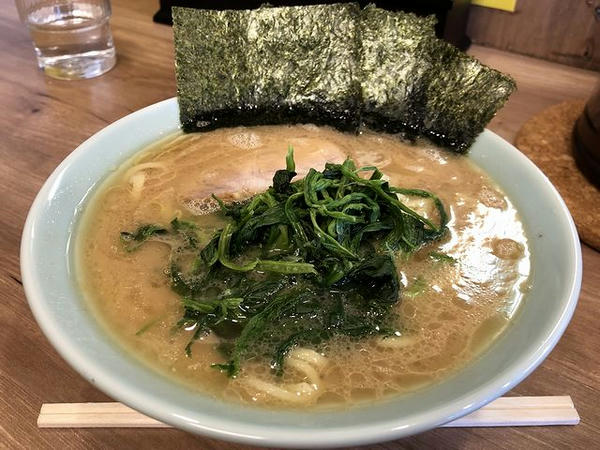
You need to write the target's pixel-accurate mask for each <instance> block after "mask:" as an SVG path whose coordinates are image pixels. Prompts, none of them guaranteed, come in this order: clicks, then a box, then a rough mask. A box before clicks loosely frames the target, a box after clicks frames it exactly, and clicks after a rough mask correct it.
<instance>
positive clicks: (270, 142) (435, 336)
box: [76, 125, 530, 408]
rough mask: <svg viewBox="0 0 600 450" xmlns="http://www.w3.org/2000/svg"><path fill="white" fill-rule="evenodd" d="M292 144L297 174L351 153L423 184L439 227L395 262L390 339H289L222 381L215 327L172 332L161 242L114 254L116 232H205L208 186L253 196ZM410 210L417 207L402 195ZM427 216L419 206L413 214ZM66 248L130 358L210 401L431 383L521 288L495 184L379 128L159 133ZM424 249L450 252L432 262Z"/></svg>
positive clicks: (369, 393) (294, 403)
mask: <svg viewBox="0 0 600 450" xmlns="http://www.w3.org/2000/svg"><path fill="white" fill-rule="evenodd" d="M289 145H291V146H293V148H294V153H295V160H296V171H297V172H298V174H299V176H298V177H303V176H304V175H305V174H306V172H307V171H308V169H309V168H311V167H314V168H317V169H321V168H322V167H323V165H324V163H325V162H327V161H329V162H338V163H340V162H342V161H343V160H344V159H345V158H346V157H351V158H352V159H354V161H355V162H356V164H357V165H358V166H367V165H368V166H371V165H374V166H377V167H378V168H379V169H381V170H382V171H383V172H384V173H385V175H386V176H388V177H389V179H390V182H391V183H392V184H394V185H396V186H401V187H407V188H419V189H425V190H428V191H431V192H434V193H436V194H437V195H438V196H439V197H440V199H441V200H442V201H443V202H444V204H445V206H446V208H447V210H448V211H449V213H450V217H451V219H450V222H449V224H448V226H449V229H450V233H449V235H448V237H447V238H446V239H445V240H444V241H442V242H435V243H433V244H432V245H429V246H428V247H427V248H426V249H422V250H420V251H418V252H416V253H414V254H413V255H411V256H410V257H409V258H406V257H402V258H398V260H397V267H398V271H399V277H400V280H401V282H402V284H403V285H404V288H403V289H402V291H403V292H402V299H401V301H400V302H398V304H397V306H396V308H397V313H398V320H399V322H400V323H399V329H401V330H402V333H401V335H400V336H393V337H388V338H381V337H369V338H365V339H362V340H352V339H349V338H344V337H339V338H333V339H331V340H329V341H327V342H325V343H324V344H321V345H319V346H318V347H315V348H307V347H300V348H295V349H294V350H293V351H292V352H291V353H290V354H289V355H288V357H287V361H286V371H285V373H284V375H283V376H282V377H277V376H275V375H274V374H273V373H272V371H271V369H270V366H269V363H270V361H269V360H266V359H265V358H261V357H260V354H261V352H260V349H257V350H256V355H255V356H252V355H250V356H249V357H248V358H247V360H246V361H245V363H244V365H243V366H242V370H241V372H240V374H239V375H238V376H237V377H236V378H234V379H230V378H227V377H226V376H225V375H224V374H222V373H220V372H219V371H218V370H215V369H214V368H211V364H212V363H215V362H222V361H223V360H224V358H223V356H222V355H221V354H220V352H219V351H218V350H217V347H218V344H219V340H220V339H219V337H217V336H216V335H214V334H209V335H207V336H204V337H201V338H200V339H198V340H197V341H196V342H195V343H194V344H193V347H192V355H191V357H187V356H186V354H185V352H184V348H185V346H186V344H187V343H188V341H189V340H190V337H191V335H192V334H193V333H194V330H192V329H190V330H179V331H174V325H175V324H176V323H177V321H178V320H179V319H180V318H181V314H182V309H183V307H182V305H181V300H180V298H179V297H178V295H177V294H175V293H174V292H173V291H172V290H171V288H170V285H169V280H168V277H167V276H166V275H165V267H166V261H168V258H169V248H168V247H167V246H165V245H164V244H161V243H159V242H150V243H148V244H146V245H144V246H142V247H140V248H139V250H137V251H135V252H130V253H128V252H125V251H124V250H123V247H122V245H121V243H120V242H119V232H120V231H121V230H131V229H133V228H135V227H136V226H138V225H140V224H145V223H158V224H165V225H166V224H168V223H169V222H170V221H171V219H173V217H178V218H181V219H186V220H191V221H194V222H195V223H197V224H198V225H199V226H200V229H201V230H203V231H204V232H205V236H204V237H205V239H206V240H208V239H209V237H210V236H211V234H212V232H213V231H214V230H215V229H217V228H220V227H222V225H223V223H224V219H223V218H222V217H221V216H220V215H218V214H216V213H215V211H216V209H217V205H216V202H215V201H214V200H213V199H212V198H211V194H213V193H214V194H216V195H217V196H220V197H221V198H223V199H225V200H234V199H243V198H247V197H249V196H251V195H253V194H255V193H258V192H261V191H264V190H265V189H266V188H268V186H269V185H270V184H271V180H272V176H273V173H274V172H275V170H277V169H280V168H281V167H282V164H283V162H284V158H285V152H286V150H287V148H288V146H289ZM412 202H413V203H412V204H411V205H409V206H411V207H413V208H415V209H417V210H418V209H419V208H425V207H426V205H425V204H421V205H419V204H418V203H419V202H415V201H414V199H413V200H412ZM424 213H426V211H424ZM80 231H81V232H80V233H79V237H78V241H77V244H76V247H77V258H78V264H77V267H78V270H79V272H80V273H79V279H80V280H81V287H82V289H83V291H84V293H85V296H86V298H87V300H88V301H89V303H90V304H91V305H92V308H93V310H94V311H95V313H96V314H97V316H98V319H99V320H100V321H101V322H102V323H103V324H104V325H105V327H106V329H107V330H108V331H109V332H110V334H112V335H113V336H114V337H115V338H116V339H117V341H118V342H119V343H121V344H122V345H123V346H124V347H125V348H126V349H127V350H128V351H130V352H131V353H132V354H133V355H135V356H137V357H139V358H141V359H142V360H143V361H145V362H146V363H147V364H149V365H150V366H152V367H154V368H155V369H157V370H159V371H161V372H162V373H164V374H166V375H167V376H169V377H171V378H173V379H176V380H178V381H180V382H182V383H185V384H186V385H188V386H190V387H191V388H193V389H196V390H200V391H202V392H205V393H207V394H209V395H213V396H215V397H218V398H220V399H224V400H228V401H235V402H241V403H245V404H260V405H267V406H273V407H315V408H316V407H336V408H347V407H348V406H350V405H354V404H358V403H360V402H363V401H375V400H381V399H384V398H386V397H388V396H391V395H397V394H401V393H405V392H408V391H413V390H415V389H418V388H422V387H424V386H427V385H430V384H431V383H434V382H437V381H439V380H440V379H443V377H447V376H449V375H450V374H451V373H452V372H453V371H456V370H457V369H459V368H461V367H463V366H464V365H465V364H467V363H468V362H469V361H471V360H473V359H474V358H475V357H477V355H478V354H479V353H481V352H482V351H483V350H485V349H486V348H487V347H488V346H489V345H490V343H491V342H492V341H493V340H494V338H495V337H497V336H498V335H499V334H500V333H501V332H502V331H503V330H504V329H505V328H506V326H507V324H508V323H509V320H510V318H511V317H512V316H513V315H514V314H515V311H516V310H517V308H518V306H519V303H520V302H521V301H522V298H523V295H524V293H525V292H526V290H527V278H528V274H529V257H530V255H529V251H528V247H527V239H526V236H525V233H524V230H523V226H522V224H521V222H520V221H519V216H518V213H517V211H516V210H515V208H514V206H513V205H512V203H511V201H510V200H509V199H508V198H507V197H506V196H505V194H504V193H503V192H502V191H501V189H500V188H499V187H498V186H497V185H496V184H495V183H494V182H493V181H492V180H491V179H490V178H489V177H488V176H487V175H486V174H485V173H483V172H482V171H481V170H480V169H479V168H477V167H476V166H475V165H474V164H473V163H472V162H471V161H470V160H469V159H468V157H464V156H459V155H454V154H451V153H450V152H447V151H444V150H439V149H437V148H435V147H433V146H432V145H430V144H427V143H419V144H408V143H405V142H402V141H400V140H398V139H396V138H394V137H392V136H384V135H380V134H371V133H364V134H362V135H359V136H355V135H349V134H343V133H339V132H337V131H334V130H332V129H329V128H321V127H315V126H311V125H304V126H302V125H298V126H276V127H254V128H234V129H220V130H216V131H212V132H209V133H203V134H190V135H182V134H176V135H174V136H171V137H169V138H167V139H165V140H163V141H161V142H159V143H157V144H155V145H153V146H151V147H150V148H148V149H146V150H144V151H142V152H140V153H139V154H137V155H136V156H135V157H134V158H132V159H131V160H130V161H128V162H127V163H126V164H125V165H124V166H123V167H122V168H121V169H119V170H118V171H117V172H115V173H114V174H112V175H111V176H110V177H109V178H108V179H107V180H106V181H105V182H104V183H103V185H102V186H101V187H100V188H99V190H98V192H97V193H96V194H95V197H94V199H93V201H92V202H91V203H90V205H89V206H88V207H87V209H86V211H85V213H84V217H83V222H82V228H81V230H80ZM431 251H439V252H443V253H445V254H448V255H450V256H452V257H453V258H455V259H456V261H457V262H456V263H455V264H449V263H445V262H443V261H438V262H436V261H433V260H432V258H430V257H429V254H430V252H431Z"/></svg>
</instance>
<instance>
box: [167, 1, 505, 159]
mask: <svg viewBox="0 0 600 450" xmlns="http://www.w3.org/2000/svg"><path fill="white" fill-rule="evenodd" d="M173 20H174V33H175V57H176V72H177V89H178V97H179V108H180V116H181V123H182V126H183V129H184V131H207V130H211V129H214V128H217V127H222V126H238V125H267V124H282V123H315V124H318V125H330V126H333V127H336V128H338V129H340V130H342V131H354V132H358V131H359V130H360V127H361V126H366V127H368V128H371V129H373V130H376V131H383V132H388V133H401V134H402V135H403V136H405V137H407V138H409V139H413V138H416V137H419V136H423V137H427V138H429V139H431V140H432V141H434V142H436V143H437V144H439V145H441V146H444V147H446V148H449V149H451V150H453V151H457V152H461V153H464V152H466V151H467V150H468V148H469V147H470V146H471V144H472V143H473V141H474V140H475V138H476V137H477V135H478V134H479V133H480V132H481V131H483V128H484V127H485V125H486V124H487V123H488V122H489V121H490V120H491V118H492V117H493V116H494V114H495V112H496V111H497V110H498V109H499V108H500V107H502V105H503V104H504V102H505V101H506V99H507V98H508V97H509V95H510V94H511V93H512V91H513V90H514V89H515V83H514V81H513V80H512V79H511V78H510V77H509V76H507V75H504V74H502V73H500V72H498V71H496V70H493V69H491V68H489V67H486V66H485V65H482V64H481V63H479V62H478V61H477V60H475V59H474V58H471V57H470V56H467V55H465V54H464V53H462V52H460V51H459V50H458V49H456V48H455V47H453V46H452V45H450V44H448V43H446V42H444V41H441V40H439V39H437V38H436V37H435V32H434V26H435V18H434V17H433V16H431V17H425V18H423V17H417V16H416V15H414V14H410V13H402V12H391V11H386V10H383V9H380V8H376V7H374V6H367V7H366V8H365V9H363V10H360V9H359V6H358V4H355V3H353V4H333V5H313V6H297V7H281V8H272V7H261V8H259V9H257V10H241V11H240V10H236V11H213V10H195V9H187V8H173Z"/></svg>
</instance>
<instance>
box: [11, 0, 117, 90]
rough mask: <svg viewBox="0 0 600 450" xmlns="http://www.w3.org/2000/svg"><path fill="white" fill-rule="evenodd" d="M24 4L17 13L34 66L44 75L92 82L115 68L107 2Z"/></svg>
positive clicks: (43, 2) (42, 2)
mask: <svg viewBox="0 0 600 450" xmlns="http://www.w3.org/2000/svg"><path fill="white" fill-rule="evenodd" d="M28 3H30V7H29V8H27V11H25V12H24V11H21V12H22V17H23V20H24V21H25V23H26V24H27V27H28V28H29V32H30V34H31V38H32V40H33V44H34V47H35V52H36V54H37V59H38V65H39V66H40V68H42V69H43V70H44V72H45V73H46V74H47V75H49V76H51V77H54V78H61V79H77V78H92V77H95V76H98V75H101V74H103V73H105V72H106V71H108V70H110V69H111V68H112V67H113V66H114V65H115V62H116V55H115V48H114V45H113V39H112V34H111V31H110V25H109V19H110V4H109V2H108V1H99V2H98V1H96V2H94V1H81V2H48V1H41V2H37V3H38V4H37V5H31V3H32V2H28ZM33 3H35V2H33ZM23 12H24V14H23Z"/></svg>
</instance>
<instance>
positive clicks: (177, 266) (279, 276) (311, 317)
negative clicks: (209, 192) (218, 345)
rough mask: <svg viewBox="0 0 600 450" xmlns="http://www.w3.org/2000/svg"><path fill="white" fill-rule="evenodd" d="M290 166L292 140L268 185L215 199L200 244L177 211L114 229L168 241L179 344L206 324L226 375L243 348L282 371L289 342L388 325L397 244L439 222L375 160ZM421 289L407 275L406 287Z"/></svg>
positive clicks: (435, 231) (391, 323) (431, 236)
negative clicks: (129, 228) (214, 223)
mask: <svg viewBox="0 0 600 450" xmlns="http://www.w3.org/2000/svg"><path fill="white" fill-rule="evenodd" d="M282 173H283V174H282ZM295 175H296V173H295V164H294V159H293V151H292V150H291V149H290V150H289V151H288V155H287V158H286V169H283V170H278V171H277V172H276V173H275V175H274V177H273V186H272V187H270V188H269V189H268V190H266V191H265V192H263V193H260V194H257V195H255V196H254V197H252V198H250V199H247V200H245V201H243V202H238V203H230V204H225V203H223V202H221V203H220V204H221V208H222V212H223V213H224V214H225V216H226V218H227V219H228V222H227V223H226V224H225V226H223V228H222V229H220V230H217V231H216V232H214V233H213V234H212V236H211V237H210V238H209V239H207V242H206V243H204V245H203V246H202V245H200V241H199V236H200V233H199V229H198V227H197V226H196V225H195V224H194V223H193V222H188V221H183V220H181V219H174V220H173V221H172V222H171V227H170V230H166V229H165V228H162V227H160V226H158V225H155V226H148V225H144V226H142V227H140V228H139V229H138V230H137V231H135V232H133V233H129V232H124V233H122V235H126V236H132V238H131V240H133V241H135V236H140V238H139V239H140V242H143V240H145V239H147V236H149V235H150V236H151V235H152V234H153V233H161V239H162V241H163V242H168V243H169V244H170V245H171V247H172V251H171V257H170V263H169V270H168V273H169V277H170V281H171V288H172V289H173V291H175V292H176V293H177V294H178V295H180V296H181V302H182V305H183V308H184V314H183V317H182V319H181V320H180V321H179V324H178V325H179V327H186V328H187V329H189V328H194V330H195V331H194V335H193V337H192V340H191V341H190V343H189V344H188V345H187V347H186V353H188V354H191V348H192V343H193V341H194V340H195V339H197V338H198V337H200V336H201V335H202V334H204V333H208V332H214V333H215V334H217V335H218V336H220V337H221V339H222V340H223V344H224V347H223V348H227V349H228V352H227V355H228V356H227V358H228V360H227V361H226V362H225V363H221V364H215V367H216V368H218V369H221V370H223V371H225V372H226V373H227V374H228V375H229V376H235V375H236V374H237V373H238V372H239V370H240V367H241V365H242V364H243V361H244V360H245V359H246V358H247V357H249V355H254V356H256V355H258V356H264V357H267V358H269V357H270V358H271V359H272V361H273V362H272V367H273V368H274V369H275V370H276V372H277V373H282V371H283V369H284V360H285V355H286V354H287V353H288V352H289V350H290V349H291V348H293V346H295V345H313V346H314V345H319V343H321V342H323V341H325V340H327V339H329V338H331V337H333V336H336V335H341V336H348V337H350V338H353V339H358V338H362V337H364V336H368V335H373V334H383V335H387V334H391V333H393V332H395V331H397V328H398V326H399V325H398V323H397V321H396V316H395V314H394V308H393V306H394V305H395V304H396V303H397V302H398V301H399V300H400V287H401V284H400V282H399V280H398V274H397V268H396V265H395V263H394V258H395V256H396V254H398V253H400V254H406V255H408V254H410V253H411V252H413V251H415V250H417V249H419V248H421V247H422V246H424V245H426V244H428V243H430V242H433V241H436V240H438V239H440V238H442V237H443V236H444V235H445V233H446V232H447V227H446V223H447V221H448V216H447V214H446V211H445V209H444V206H443V205H442V202H441V201H440V200H439V199H438V197H437V196H435V195H434V194H432V193H430V192H427V191H423V190H418V189H401V188H398V187H394V186H390V185H389V183H388V182H387V181H384V180H383V178H382V176H383V174H382V173H381V172H380V171H379V170H378V169H377V168H375V167H363V168H358V169H357V168H356V167H355V165H354V163H353V162H352V161H351V160H349V159H348V160H346V161H344V162H343V163H342V164H332V163H327V164H326V165H325V168H324V170H323V171H321V172H319V171H317V170H315V169H311V170H310V171H309V172H308V174H307V175H306V177H305V178H304V179H302V180H297V181H293V178H294V177H295ZM369 175H370V176H369ZM398 194H402V195H403V196H409V197H410V196H417V197H422V198H429V199H431V200H432V201H433V203H434V204H435V206H436V211H437V217H436V216H435V215H434V217H431V218H426V217H424V216H422V215H420V214H419V213H417V212H415V211H414V210H412V209H410V208H409V207H408V206H406V205H405V204H404V203H402V202H401V201H400V199H399V197H398ZM128 243H129V241H126V242H125V244H126V245H128ZM126 248H127V247H126ZM190 261H192V262H190ZM423 289H424V282H423V280H417V281H416V282H415V283H413V285H412V286H409V288H408V290H407V291H406V292H405V295H411V296H412V295H418V294H419V293H420V292H421V291H422V290H423Z"/></svg>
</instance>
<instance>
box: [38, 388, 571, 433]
mask: <svg viewBox="0 0 600 450" xmlns="http://www.w3.org/2000/svg"><path fill="white" fill-rule="evenodd" d="M578 423H579V414H577V411H576V410H575V406H574V405H573V401H572V400H571V397H569V396H568V395H567V396H554V397H501V398H499V399H497V400H495V401H493V402H491V403H489V404H488V405H486V406H484V407H483V408H481V409H479V410H477V411H475V412H472V413H471V414H469V415H467V416H464V417H461V418H460V419H457V420H455V421H453V422H449V423H447V424H445V425H442V426H443V427H522V426H542V425H577V424H578ZM37 424H38V427H40V428H170V426H169V425H166V424H164V423H162V422H159V421H158V420H156V419H152V418H151V417H148V416H145V415H143V414H142V413H139V412H137V411H136V410H134V409H131V408H129V407H127V406H125V405H123V404H121V403H44V404H43V405H42V408H41V410H40V415H39V417H38V421H37Z"/></svg>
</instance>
